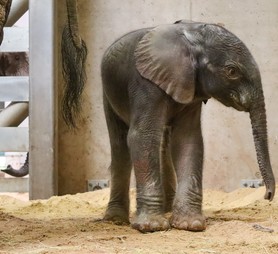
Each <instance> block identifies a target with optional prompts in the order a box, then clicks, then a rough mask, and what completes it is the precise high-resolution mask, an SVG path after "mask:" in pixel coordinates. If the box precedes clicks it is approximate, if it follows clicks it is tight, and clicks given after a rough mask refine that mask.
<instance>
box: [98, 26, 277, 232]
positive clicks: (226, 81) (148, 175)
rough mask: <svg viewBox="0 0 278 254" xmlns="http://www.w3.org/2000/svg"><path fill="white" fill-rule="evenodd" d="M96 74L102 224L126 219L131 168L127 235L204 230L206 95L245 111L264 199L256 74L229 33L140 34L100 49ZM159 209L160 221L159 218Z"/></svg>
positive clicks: (267, 168)
mask: <svg viewBox="0 0 278 254" xmlns="http://www.w3.org/2000/svg"><path fill="white" fill-rule="evenodd" d="M101 71H102V81H103V103H104V109H105V116H106V121H107V126H108V130H109V136H110V144H111V156H112V161H111V166H110V169H111V194H110V201H109V204H108V208H107V210H106V213H105V216H104V219H105V220H109V221H117V222H122V223H123V222H129V184H130V173H131V169H132V167H134V171H135V177H136V187H137V213H136V216H135V218H134V219H133V221H132V226H133V228H135V229H138V230H139V231H141V232H153V231H159V230H167V229H169V228H170V227H171V226H172V227H174V228H177V229H184V230H191V231H202V230H204V229H205V228H206V222H205V218H204V216H203V214H202V170H203V149H204V148H203V138H202V133H201V122H200V116H201V107H202V102H206V101H207V100H208V99H210V98H215V99H216V100H218V101H220V102H221V103H223V104H224V105H225V106H228V107H233V108H235V109H236V110H239V111H245V112H248V113H249V116H250V119H251V124H252V130H253V136H254V142H255V148H256V152H257V159H258V164H259V168H260V171H261V174H262V177H263V179H264V182H265V186H266V194H265V198H266V199H268V200H272V199H273V197H274V193H275V180H274V176H273V172H272V168H271V164H270V159H269V151H268V142H267V128H266V112H265V103H264V95H263V90H262V84H261V77H260V72H259V69H258V66H257V64H256V62H255V60H254V58H253V57H252V55H251V53H250V52H249V50H248V49H247V48H246V46H245V45H244V44H243V42H242V41H241V40H239V39H238V38H237V37H236V36H235V35H234V34H232V33H231V32H229V31H228V30H226V29H225V28H223V27H222V26H218V25H214V24H205V23H198V22H188V21H178V22H176V23H175V24H169V25H161V26H157V27H154V28H146V29H140V30H137V31H133V32H131V33H129V34H126V35H124V36H123V37H121V38H120V39H118V40H117V41H116V42H114V43H113V44H112V45H111V46H110V47H109V48H108V50H107V51H106V52H105V54H104V57H103V61H102V66H101ZM173 168H174V171H173V170H172V169H173ZM176 181H177V187H176V184H175V182H176ZM168 211H172V215H171V218H170V220H169V221H168V219H167V218H166V217H165V216H164V213H165V212H168Z"/></svg>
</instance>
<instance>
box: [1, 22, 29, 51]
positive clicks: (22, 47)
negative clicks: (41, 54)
mask: <svg viewBox="0 0 278 254" xmlns="http://www.w3.org/2000/svg"><path fill="white" fill-rule="evenodd" d="M4 34H5V36H4V38H3V42H2V44H1V52H27V51H29V30H28V28H25V27H4Z"/></svg>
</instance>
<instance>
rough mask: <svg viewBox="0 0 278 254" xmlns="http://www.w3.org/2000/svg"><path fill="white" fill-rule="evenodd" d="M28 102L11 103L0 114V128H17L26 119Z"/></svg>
mask: <svg viewBox="0 0 278 254" xmlns="http://www.w3.org/2000/svg"><path fill="white" fill-rule="evenodd" d="M28 105H29V103H28V102H12V103H10V104H9V106H8V107H6V108H5V109H3V110H2V111H1V113H0V127H17V126H18V125H20V124H21V123H22V122H23V121H24V120H25V119H26V117H28V111H29V110H28V108H29V106H28Z"/></svg>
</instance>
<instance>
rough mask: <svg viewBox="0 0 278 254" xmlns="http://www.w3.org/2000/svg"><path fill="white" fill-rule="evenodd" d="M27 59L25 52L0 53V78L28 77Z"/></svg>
mask: <svg viewBox="0 0 278 254" xmlns="http://www.w3.org/2000/svg"><path fill="white" fill-rule="evenodd" d="M28 75H29V58H28V54H27V53H26V52H12V53H2V52H0V76H28Z"/></svg>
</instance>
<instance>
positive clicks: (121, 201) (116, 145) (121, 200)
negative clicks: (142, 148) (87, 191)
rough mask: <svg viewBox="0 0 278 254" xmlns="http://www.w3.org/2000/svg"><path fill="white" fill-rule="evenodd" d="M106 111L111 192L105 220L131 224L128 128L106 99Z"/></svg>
mask: <svg viewBox="0 0 278 254" xmlns="http://www.w3.org/2000/svg"><path fill="white" fill-rule="evenodd" d="M104 110H105V117H106V122H107V127H108V131H109V137H110V145H111V165H110V171H111V191H110V200H109V204H108V207H107V210H106V213H105V216H104V220H108V221H114V222H116V223H120V224H121V223H129V184H130V173H131V168H132V164H131V160H130V155H129V149H128V146H127V133H128V126H127V125H126V124H125V123H124V122H123V121H122V120H121V119H120V118H119V117H118V116H117V115H116V114H115V113H114V111H113V109H112V108H111V106H110V105H109V103H108V102H107V99H106V98H104Z"/></svg>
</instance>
